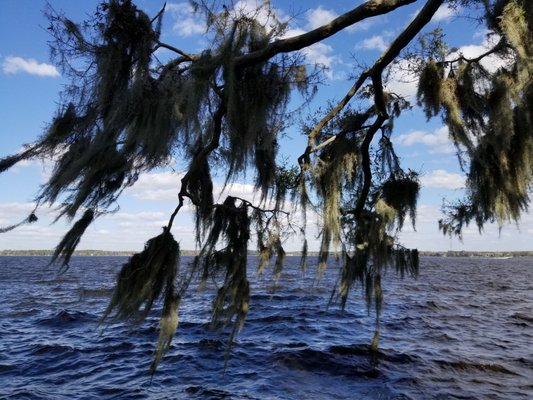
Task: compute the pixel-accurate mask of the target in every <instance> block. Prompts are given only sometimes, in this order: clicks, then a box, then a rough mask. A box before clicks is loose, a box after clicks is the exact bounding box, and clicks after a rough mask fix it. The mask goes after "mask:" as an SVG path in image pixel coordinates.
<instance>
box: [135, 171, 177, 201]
mask: <svg viewBox="0 0 533 400" xmlns="http://www.w3.org/2000/svg"><path fill="white" fill-rule="evenodd" d="M182 177H183V174H180V173H176V172H158V173H150V174H142V175H140V176H139V179H138V180H137V182H135V185H133V187H131V188H129V189H128V190H127V192H128V193H130V194H131V195H132V196H133V197H136V198H138V199H141V200H155V201H165V200H171V201H172V200H177V198H178V192H179V189H180V180H181V178H182Z"/></svg>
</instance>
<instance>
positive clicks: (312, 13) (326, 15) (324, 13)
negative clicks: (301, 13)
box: [305, 6, 338, 29]
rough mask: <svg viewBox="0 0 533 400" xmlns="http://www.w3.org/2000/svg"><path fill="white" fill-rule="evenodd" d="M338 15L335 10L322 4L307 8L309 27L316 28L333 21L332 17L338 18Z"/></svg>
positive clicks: (306, 15) (306, 14)
mask: <svg viewBox="0 0 533 400" xmlns="http://www.w3.org/2000/svg"><path fill="white" fill-rule="evenodd" d="M337 16H338V14H337V13H336V12H335V11H333V10H326V9H325V8H322V6H319V7H318V8H313V9H310V10H307V12H306V13H305V17H306V19H307V26H308V27H309V29H316V28H318V27H319V26H322V25H325V24H327V23H329V22H331V20H332V19H334V18H337Z"/></svg>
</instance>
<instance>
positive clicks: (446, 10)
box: [431, 4, 461, 22]
mask: <svg viewBox="0 0 533 400" xmlns="http://www.w3.org/2000/svg"><path fill="white" fill-rule="evenodd" d="M460 10H461V8H460V7H456V8H452V7H450V6H449V5H448V4H443V5H442V6H440V7H439V9H438V10H437V12H436V13H435V15H433V18H432V19H431V21H432V22H443V21H447V20H449V19H450V18H453V17H454V16H455V15H457V13H458V12H459V11H460Z"/></svg>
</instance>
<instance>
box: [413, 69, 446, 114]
mask: <svg viewBox="0 0 533 400" xmlns="http://www.w3.org/2000/svg"><path fill="white" fill-rule="evenodd" d="M443 79H444V68H443V65H442V63H436V62H435V61H434V60H430V61H429V62H427V63H426V65H425V66H424V68H423V69H422V71H421V73H420V76H419V78H418V92H417V98H418V104H419V105H421V106H422V107H423V109H424V112H425V113H426V117H427V118H428V119H429V118H431V117H434V116H435V115H437V114H438V113H439V112H440V106H441V96H440V91H441V84H442V80H443Z"/></svg>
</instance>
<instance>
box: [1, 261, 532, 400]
mask: <svg viewBox="0 0 533 400" xmlns="http://www.w3.org/2000/svg"><path fill="white" fill-rule="evenodd" d="M125 260H126V259H125V258H120V257H77V258H74V260H73V262H72V265H71V268H70V269H69V270H68V271H67V272H66V273H65V274H63V275H59V276H58V275H57V270H56V268H55V267H47V262H48V258H45V257H0V398H9V399H73V398H76V399H77V398H83V399H145V398H149V399H167V398H175V399H531V398H533V311H532V309H533V308H532V307H533V258H513V259H506V260H500V259H474V258H423V259H422V263H421V274H420V277H419V279H418V280H409V279H406V280H403V281H399V280H397V279H395V275H394V274H393V273H392V272H391V273H390V274H389V275H388V276H387V277H386V278H385V279H384V288H385V301H386V305H385V307H384V311H383V316H382V335H381V350H380V353H379V365H378V366H377V367H376V368H374V367H373V365H372V362H371V358H370V356H369V352H368V344H369V343H370V342H371V340H372V335H373V329H374V325H373V317H372V316H368V315H367V312H366V306H365V305H364V301H363V300H362V295H361V294H360V293H359V292H354V293H353V295H352V298H351V301H350V303H349V305H348V308H347V310H346V311H345V313H344V314H341V313H340V312H339V310H338V308H337V307H330V308H329V309H327V308H326V305H327V302H328V299H329V296H330V290H331V287H332V281H334V280H335V278H336V274H337V272H336V270H335V267H332V268H330V270H328V272H327V273H326V276H325V277H324V278H323V279H322V280H321V281H317V280H316V279H315V278H316V275H315V272H314V271H313V270H312V269H311V270H310V271H308V273H307V274H305V275H302V273H301V272H300V271H299V269H298V266H297V264H298V261H299V260H298V259H296V258H294V259H292V258H289V259H288V263H287V266H286V269H285V272H284V274H283V276H282V277H281V279H280V280H279V281H278V282H276V281H275V280H274V279H273V278H272V277H270V276H269V274H268V273H267V274H265V275H264V276H262V277H256V276H251V277H250V278H251V281H252V293H253V296H252V299H251V302H250V307H251V308H250V312H249V315H248V319H247V323H246V325H245V327H244V330H243V331H242V332H241V334H240V335H239V336H238V337H237V340H236V343H235V345H234V347H233V349H232V352H231V358H230V360H229V364H228V367H227V369H226V370H225V371H224V368H223V366H224V355H225V351H226V346H225V343H226V339H227V333H223V332H213V331H210V330H209V329H208V326H209V325H208V323H209V317H210V314H209V305H210V299H211V298H212V292H209V290H208V291H206V292H203V293H194V292H193V293H191V296H190V297H189V298H187V299H185V300H184V302H182V309H181V313H180V326H179V328H178V333H177V335H176V337H175V339H174V341H173V344H172V346H171V349H170V351H169V352H168V354H167V356H166V357H165V359H164V360H163V362H162V363H161V365H160V367H159V369H158V372H157V374H156V375H155V377H154V378H153V380H152V381H151V382H150V377H149V375H148V368H149V365H150V362H151V357H152V351H153V349H154V346H155V343H156V341H157V335H158V332H157V324H158V320H157V315H155V314H154V315H153V316H151V317H150V318H149V319H148V321H147V322H146V323H144V324H143V325H141V326H140V327H139V328H138V329H136V330H131V327H129V326H126V325H122V324H114V325H111V326H109V327H108V328H107V329H106V330H104V331H103V332H102V331H101V330H99V329H98V328H97V323H98V319H99V317H100V315H101V314H102V312H103V309H104V308H105V306H106V305H107V301H108V297H109V295H110V293H111V289H112V286H113V284H114V279H115V274H116V272H117V271H118V269H119V268H120V266H121V264H122V263H123V262H125ZM189 260H190V259H189ZM187 261H188V259H187V258H186V257H185V258H184V260H183V262H187ZM253 262H254V260H253V259H252V261H251V263H253ZM252 269H253V268H252ZM274 288H275V289H276V290H275V291H273V289H274Z"/></svg>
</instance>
